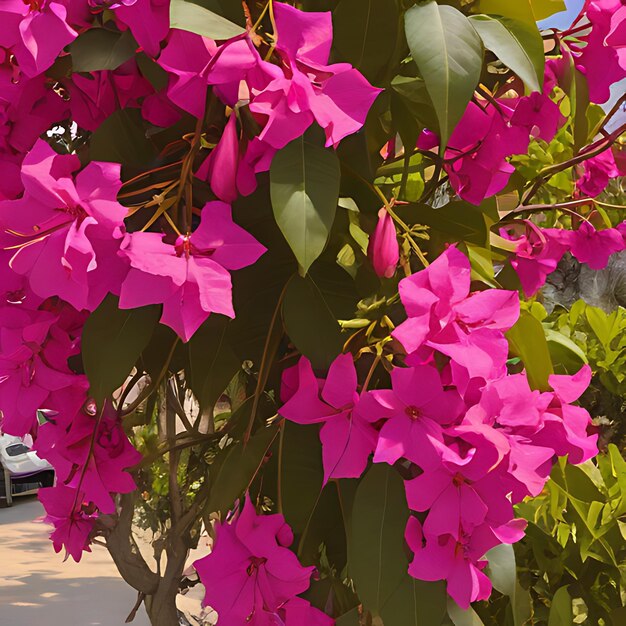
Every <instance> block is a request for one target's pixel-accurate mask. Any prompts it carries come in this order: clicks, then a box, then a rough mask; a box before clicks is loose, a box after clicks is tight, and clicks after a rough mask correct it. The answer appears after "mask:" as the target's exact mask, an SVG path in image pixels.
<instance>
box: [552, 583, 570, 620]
mask: <svg viewBox="0 0 626 626" xmlns="http://www.w3.org/2000/svg"><path fill="white" fill-rule="evenodd" d="M573 620H574V615H573V611H572V598H571V597H570V595H569V592H568V591H567V587H561V588H560V589H558V590H557V592H556V593H555V594H554V597H553V598H552V606H551V607H550V618H549V619H548V626H572V624H573V623H574V621H573Z"/></svg>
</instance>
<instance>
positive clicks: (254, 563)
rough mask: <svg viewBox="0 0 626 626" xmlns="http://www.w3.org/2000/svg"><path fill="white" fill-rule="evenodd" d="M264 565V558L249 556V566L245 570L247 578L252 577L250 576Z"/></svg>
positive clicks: (265, 560)
mask: <svg viewBox="0 0 626 626" xmlns="http://www.w3.org/2000/svg"><path fill="white" fill-rule="evenodd" d="M265 563H267V559H266V558H265V557H261V556H251V557H250V565H248V569H247V570H246V572H247V574H248V576H252V574H254V572H256V571H257V570H258V569H259V568H260V567H262V566H263V565H265Z"/></svg>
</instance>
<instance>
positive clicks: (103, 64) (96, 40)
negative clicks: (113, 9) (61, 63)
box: [70, 28, 137, 72]
mask: <svg viewBox="0 0 626 626" xmlns="http://www.w3.org/2000/svg"><path fill="white" fill-rule="evenodd" d="M136 49H137V42H136V41H135V39H134V38H133V36H132V33H131V32H130V30H126V31H124V32H123V33H119V32H115V31H112V30H107V29H105V28H92V29H91V30H87V31H85V32H84V33H82V34H81V35H79V36H78V38H77V39H75V40H74V42H73V43H72V44H71V45H70V54H71V55H72V70H73V71H74V72H96V71H98V70H115V69H117V68H118V67H119V66H120V65H122V63H125V62H126V61H128V59H130V58H131V57H132V56H133V55H134V54H135V50H136Z"/></svg>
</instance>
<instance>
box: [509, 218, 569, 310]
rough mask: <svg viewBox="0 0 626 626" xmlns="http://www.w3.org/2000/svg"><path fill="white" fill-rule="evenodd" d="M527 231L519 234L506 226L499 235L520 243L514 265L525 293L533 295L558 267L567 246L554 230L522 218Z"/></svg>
mask: <svg viewBox="0 0 626 626" xmlns="http://www.w3.org/2000/svg"><path fill="white" fill-rule="evenodd" d="M522 224H523V226H524V227H525V234H523V235H521V236H519V237H516V235H515V233H514V232H508V231H506V230H505V229H502V230H501V231H500V234H501V235H502V236H503V237H505V238H506V239H511V240H512V241H515V242H516V243H517V247H516V249H515V256H514V257H513V258H512V259H511V266H512V267H513V269H514V270H515V271H516V272H517V275H518V276H519V279H520V283H521V284H522V289H523V291H524V295H525V296H526V297H527V298H530V297H531V296H534V295H535V294H536V293H537V292H538V291H539V289H541V288H542V287H543V286H544V285H545V284H546V279H547V277H548V276H549V275H550V274H552V272H554V270H556V268H557V265H558V264H559V261H560V260H561V259H562V258H563V255H564V254H565V252H566V251H567V246H566V245H564V243H563V242H562V238H561V237H560V236H559V234H558V232H555V230H554V229H547V228H546V229H540V228H537V226H535V225H534V224H533V223H532V222H530V221H527V220H523V221H522V222H520V225H522Z"/></svg>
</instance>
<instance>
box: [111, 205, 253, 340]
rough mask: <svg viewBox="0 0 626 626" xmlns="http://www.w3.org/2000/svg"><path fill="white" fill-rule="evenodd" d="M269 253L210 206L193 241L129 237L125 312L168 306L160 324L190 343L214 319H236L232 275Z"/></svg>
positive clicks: (225, 212)
mask: <svg viewBox="0 0 626 626" xmlns="http://www.w3.org/2000/svg"><path fill="white" fill-rule="evenodd" d="M264 252H265V248H264V247H263V246H262V245H261V244H260V243H259V242H258V241H256V239H254V237H252V235H250V234H249V233H247V232H246V231H245V230H244V229H243V228H241V227H240V226H237V224H235V223H234V222H233V220H232V216H231V210H230V206H228V205H227V204H225V203H223V202H209V203H208V204H206V205H205V207H204V208H203V209H202V215H201V221H200V225H199V226H198V228H197V229H196V230H195V231H194V232H193V233H191V235H185V236H180V237H178V239H177V240H176V242H175V244H174V245H170V244H168V243H165V242H164V241H163V235H161V234H159V233H143V232H136V233H132V234H130V235H127V237H126V239H125V240H124V243H123V244H122V253H123V254H124V255H125V256H126V257H127V258H128V259H129V261H130V266H131V268H130V271H129V272H128V275H127V277H126V278H125V280H124V282H123V283H122V289H121V293H120V307H121V308H123V309H133V308H136V307H140V306H145V305H147V304H163V314H162V316H161V322H162V323H163V324H166V325H167V326H170V327H171V328H173V329H174V330H175V331H176V332H177V333H178V334H179V336H180V337H181V338H182V339H183V340H184V341H188V340H189V339H190V338H191V336H192V335H193V334H194V333H195V332H196V330H198V328H199V327H200V325H201V324H202V322H204V321H205V320H206V319H207V317H209V315H210V314H211V313H220V314H222V315H227V316H228V317H235V312H234V310H233V304H232V286H231V278H230V272H229V270H238V269H241V268H242V267H247V266H248V265H252V264H253V263H254V262H256V260H257V259H258V258H259V257H260V256H261V255H262V254H263V253H264Z"/></svg>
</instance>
